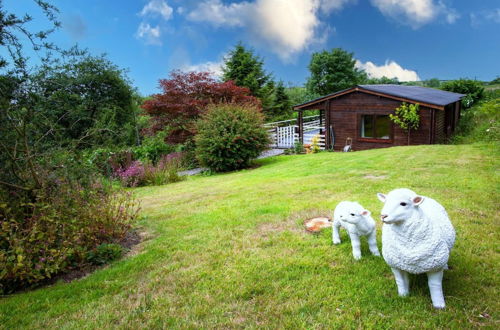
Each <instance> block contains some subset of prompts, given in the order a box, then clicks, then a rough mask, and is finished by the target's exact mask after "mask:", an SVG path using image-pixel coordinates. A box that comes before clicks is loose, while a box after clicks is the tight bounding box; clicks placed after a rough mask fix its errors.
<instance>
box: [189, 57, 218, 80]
mask: <svg viewBox="0 0 500 330" xmlns="http://www.w3.org/2000/svg"><path fill="white" fill-rule="evenodd" d="M222 65H223V62H222V61H220V62H211V61H208V62H205V63H199V64H190V65H184V66H182V67H181V71H184V72H192V71H194V72H207V71H208V72H211V73H212V74H213V75H214V76H215V77H216V78H221V77H222V74H223V72H222Z"/></svg>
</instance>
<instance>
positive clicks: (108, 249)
mask: <svg viewBox="0 0 500 330" xmlns="http://www.w3.org/2000/svg"><path fill="white" fill-rule="evenodd" d="M122 253H123V248H122V247H121V245H119V244H115V243H103V244H100V245H98V246H97V247H96V248H94V249H92V250H90V251H88V252H87V255H86V259H87V261H88V262H90V263H91V264H93V265H98V266H100V265H104V264H107V263H109V262H111V261H113V260H116V259H118V258H120V257H121V256H122Z"/></svg>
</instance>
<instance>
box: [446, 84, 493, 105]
mask: <svg viewBox="0 0 500 330" xmlns="http://www.w3.org/2000/svg"><path fill="white" fill-rule="evenodd" d="M441 89H442V90H445V91H448V92H453V93H460V94H466V96H465V97H464V98H463V99H462V105H463V106H464V108H469V107H471V106H472V104H473V103H476V102H477V101H479V100H480V99H481V98H482V97H483V95H484V87H483V84H482V83H481V82H479V81H477V80H471V79H458V80H451V81H447V82H445V83H443V84H442V85H441Z"/></svg>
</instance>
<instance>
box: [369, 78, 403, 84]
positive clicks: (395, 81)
mask: <svg viewBox="0 0 500 330" xmlns="http://www.w3.org/2000/svg"><path fill="white" fill-rule="evenodd" d="M364 84H367V85H380V84H393V85H397V84H399V81H398V78H387V77H386V76H383V77H382V78H368V79H367V80H366V81H365V82H364Z"/></svg>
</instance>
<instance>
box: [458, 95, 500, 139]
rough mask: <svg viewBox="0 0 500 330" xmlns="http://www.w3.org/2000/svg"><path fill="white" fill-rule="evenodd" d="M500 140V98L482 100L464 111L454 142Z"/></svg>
mask: <svg viewBox="0 0 500 330" xmlns="http://www.w3.org/2000/svg"><path fill="white" fill-rule="evenodd" d="M493 141H500V98H498V97H497V98H495V99H491V100H489V101H485V102H481V103H480V104H477V105H475V106H473V107H472V108H470V109H469V110H468V111H464V112H462V116H461V118H460V122H459V124H458V127H457V130H456V134H455V135H454V137H453V142H454V143H474V142H493Z"/></svg>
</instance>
